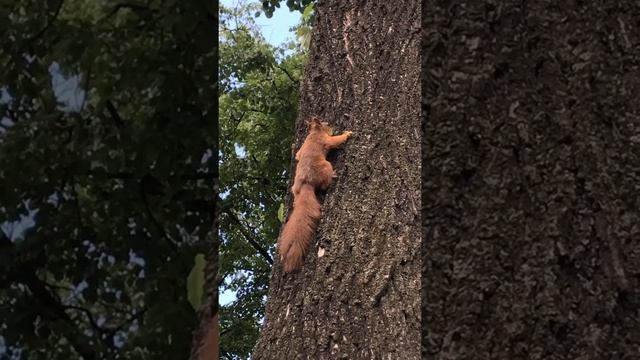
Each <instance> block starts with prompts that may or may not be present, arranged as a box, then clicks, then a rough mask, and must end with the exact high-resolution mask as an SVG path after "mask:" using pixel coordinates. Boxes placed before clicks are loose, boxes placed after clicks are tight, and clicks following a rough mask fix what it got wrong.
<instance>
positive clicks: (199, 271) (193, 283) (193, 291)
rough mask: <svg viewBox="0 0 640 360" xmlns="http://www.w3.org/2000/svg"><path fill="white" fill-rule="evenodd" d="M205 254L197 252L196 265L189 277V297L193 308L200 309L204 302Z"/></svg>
mask: <svg viewBox="0 0 640 360" xmlns="http://www.w3.org/2000/svg"><path fill="white" fill-rule="evenodd" d="M205 263H206V261H205V259H204V255H203V254H197V255H196V256H195V258H194V265H193V268H192V269H191V272H190V273H189V276H188V277H187V297H188V299H189V303H190V304H191V306H193V309H194V310H196V311H198V309H200V304H201V303H202V293H203V291H204V266H205Z"/></svg>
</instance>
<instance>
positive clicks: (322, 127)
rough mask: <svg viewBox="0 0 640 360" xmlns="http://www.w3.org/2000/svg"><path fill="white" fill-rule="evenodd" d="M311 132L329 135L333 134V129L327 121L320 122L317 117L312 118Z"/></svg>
mask: <svg viewBox="0 0 640 360" xmlns="http://www.w3.org/2000/svg"><path fill="white" fill-rule="evenodd" d="M311 131H321V132H324V133H327V134H329V135H331V134H333V129H331V127H329V123H328V122H326V121H320V119H319V118H318V117H316V116H312V117H311V120H310V121H309V132H311Z"/></svg>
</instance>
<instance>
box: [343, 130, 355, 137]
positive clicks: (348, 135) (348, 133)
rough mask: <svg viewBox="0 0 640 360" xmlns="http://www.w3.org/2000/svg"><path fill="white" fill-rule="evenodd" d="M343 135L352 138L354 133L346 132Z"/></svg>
mask: <svg viewBox="0 0 640 360" xmlns="http://www.w3.org/2000/svg"><path fill="white" fill-rule="evenodd" d="M343 134H345V135H347V137H351V135H352V134H353V131H344V132H343Z"/></svg>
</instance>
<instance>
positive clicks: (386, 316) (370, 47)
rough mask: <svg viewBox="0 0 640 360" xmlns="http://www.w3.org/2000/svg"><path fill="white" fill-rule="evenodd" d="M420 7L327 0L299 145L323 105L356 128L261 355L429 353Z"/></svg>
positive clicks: (326, 114) (273, 289) (277, 278)
mask: <svg viewBox="0 0 640 360" xmlns="http://www.w3.org/2000/svg"><path fill="white" fill-rule="evenodd" d="M419 17H420V5H419V2H418V1H415V0H414V1H397V2H394V1H388V2H379V1H368V2H363V1H350V2H349V1H322V2H320V3H318V8H317V21H316V24H315V27H314V33H313V36H312V44H311V50H310V51H311V52H310V59H309V64H308V66H307V72H306V74H305V79H304V80H303V84H302V87H301V102H300V109H301V110H300V114H299V118H298V123H297V124H298V132H297V139H298V140H297V144H296V145H297V146H296V149H297V148H298V147H299V146H300V144H301V143H302V141H303V140H304V136H305V135H306V126H305V125H304V121H305V120H307V119H308V118H309V117H310V116H311V115H317V116H319V117H321V118H324V119H326V120H327V121H329V123H330V124H331V125H333V126H334V129H335V130H336V132H341V131H342V130H352V131H354V136H353V137H352V138H351V139H350V140H349V141H348V142H347V144H346V145H345V146H344V149H343V150H338V151H337V152H336V154H337V156H334V157H333V158H330V160H331V161H332V162H333V163H334V168H335V170H336V173H337V178H336V179H335V182H334V183H333V185H331V187H330V188H329V189H328V192H327V194H326V196H325V197H324V199H323V205H322V211H323V215H322V221H321V224H320V226H319V229H318V233H317V236H316V241H315V243H314V244H313V245H312V248H311V251H310V253H309V255H307V258H306V261H305V265H304V266H303V268H302V271H301V272H300V273H297V274H293V275H291V274H288V275H284V274H283V273H282V271H281V267H280V264H279V263H277V264H276V265H275V267H274V270H273V274H272V277H271V282H270V288H269V298H268V302H267V309H266V319H265V324H264V327H263V329H262V331H261V334H260V338H259V340H258V343H257V345H256V347H255V352H254V355H253V358H254V359H278V360H280V359H327V358H345V359H378V358H384V359H418V358H419V357H420V342H419V338H420V335H419V334H420V331H419V329H420V251H419V249H420V228H419V223H420V222H419V208H420V196H419V189H420V182H419V180H420V165H419V164H420V163H419V158H420V115H419V111H420V110H419V109H420V82H419V74H420V46H419V43H420V36H419V32H420V22H419ZM288 205H290V202H289V204H288ZM274 241H275V239H274Z"/></svg>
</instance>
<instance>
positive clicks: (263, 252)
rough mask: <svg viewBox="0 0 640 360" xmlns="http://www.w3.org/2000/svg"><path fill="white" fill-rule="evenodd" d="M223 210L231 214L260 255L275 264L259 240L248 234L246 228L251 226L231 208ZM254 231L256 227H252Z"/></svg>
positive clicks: (231, 217)
mask: <svg viewBox="0 0 640 360" xmlns="http://www.w3.org/2000/svg"><path fill="white" fill-rule="evenodd" d="M223 211H224V213H225V214H227V215H229V218H230V219H231V220H232V221H233V222H234V223H235V224H236V225H238V228H239V230H240V233H242V236H244V238H245V240H247V242H248V243H249V244H251V246H253V248H254V249H256V250H257V251H258V253H259V254H260V255H262V257H263V258H264V259H265V260H266V261H267V262H268V263H269V265H273V259H272V258H271V255H269V253H268V252H267V250H266V249H265V248H263V247H262V246H261V245H260V244H258V242H257V241H256V240H255V239H253V237H252V236H251V235H250V234H248V232H247V229H246V228H247V227H250V226H249V225H245V224H243V223H242V221H240V219H238V217H237V216H236V215H235V214H234V213H233V212H232V211H231V210H230V209H228V208H227V209H224V210H223ZM252 231H254V229H252Z"/></svg>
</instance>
